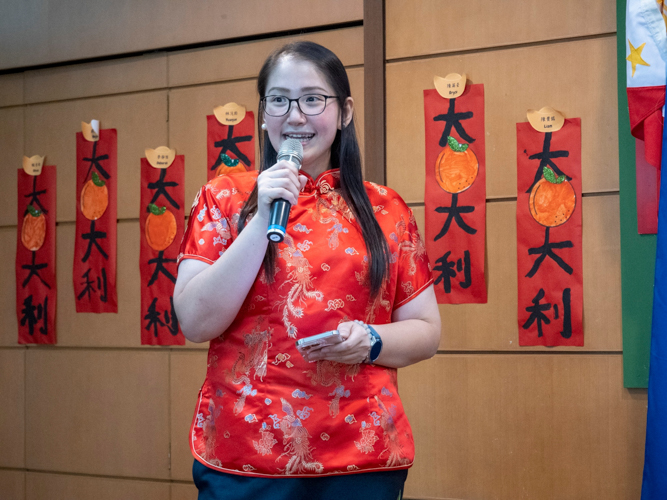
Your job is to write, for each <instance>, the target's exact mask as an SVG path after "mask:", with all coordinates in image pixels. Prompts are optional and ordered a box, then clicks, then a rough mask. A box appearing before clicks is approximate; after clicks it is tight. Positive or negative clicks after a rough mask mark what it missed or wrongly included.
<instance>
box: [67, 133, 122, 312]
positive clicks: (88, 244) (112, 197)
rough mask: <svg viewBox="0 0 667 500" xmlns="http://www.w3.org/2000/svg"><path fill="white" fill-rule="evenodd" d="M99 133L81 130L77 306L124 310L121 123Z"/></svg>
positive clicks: (88, 309)
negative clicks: (119, 277) (120, 293)
mask: <svg viewBox="0 0 667 500" xmlns="http://www.w3.org/2000/svg"><path fill="white" fill-rule="evenodd" d="M99 136H100V138H99V140H98V141H96V142H91V141H87V140H86V139H84V137H83V134H82V133H81V132H79V133H77V134H76V207H77V208H76V242H75V246H74V272H73V275H72V278H73V280H74V300H75V302H76V312H94V313H103V312H118V300H117V297H116V222H117V196H116V192H117V189H118V187H117V186H118V184H117V174H116V154H117V137H116V129H106V130H100V134H99Z"/></svg>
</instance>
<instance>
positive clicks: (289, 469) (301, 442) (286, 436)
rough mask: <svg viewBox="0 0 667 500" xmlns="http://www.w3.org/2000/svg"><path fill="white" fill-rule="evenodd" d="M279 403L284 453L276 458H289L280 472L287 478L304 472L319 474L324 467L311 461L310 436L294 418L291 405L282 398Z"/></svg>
mask: <svg viewBox="0 0 667 500" xmlns="http://www.w3.org/2000/svg"><path fill="white" fill-rule="evenodd" d="M280 401H282V403H283V412H284V413H285V416H284V417H283V418H282V420H281V421H280V430H281V431H282V432H283V445H285V448H284V449H285V452H284V453H283V454H282V455H280V456H279V457H278V460H280V459H281V458H282V457H284V456H289V457H290V459H289V461H288V462H287V464H286V465H285V468H284V469H281V470H282V471H284V472H285V474H286V475H288V476H289V475H292V474H299V473H303V472H305V471H311V472H318V473H321V472H322V471H323V470H324V466H323V465H322V464H321V463H320V462H317V461H315V460H313V449H314V448H313V447H312V446H310V434H309V433H308V431H307V430H306V428H305V427H304V426H303V425H302V424H301V421H300V420H299V419H298V418H297V417H295V416H294V409H293V408H292V405H291V404H289V402H287V401H286V400H285V399H283V398H280Z"/></svg>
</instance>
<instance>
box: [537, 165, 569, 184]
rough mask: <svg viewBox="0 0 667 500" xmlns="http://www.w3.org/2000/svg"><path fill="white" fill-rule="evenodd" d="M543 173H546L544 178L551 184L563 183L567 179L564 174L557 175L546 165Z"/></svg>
mask: <svg viewBox="0 0 667 500" xmlns="http://www.w3.org/2000/svg"><path fill="white" fill-rule="evenodd" d="M542 175H544V178H545V179H546V180H547V181H549V182H550V183H551V184H561V183H562V182H563V181H564V180H565V176H564V175H561V176H560V177H556V172H554V171H553V170H551V169H550V168H549V167H546V166H545V167H544V168H543V169H542Z"/></svg>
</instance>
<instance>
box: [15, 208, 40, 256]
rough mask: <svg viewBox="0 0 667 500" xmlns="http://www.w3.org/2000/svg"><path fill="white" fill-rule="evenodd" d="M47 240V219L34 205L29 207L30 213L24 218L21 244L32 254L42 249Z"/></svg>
mask: <svg viewBox="0 0 667 500" xmlns="http://www.w3.org/2000/svg"><path fill="white" fill-rule="evenodd" d="M45 238H46V217H44V214H43V213H42V212H41V211H40V210H37V209H35V208H34V207H33V206H32V205H28V213H27V214H25V217H24V218H23V227H22V228H21V243H23V246H24V247H26V248H27V249H28V250H30V251H31V252H35V251H37V250H39V249H40V248H42V245H43V244H44V239H45Z"/></svg>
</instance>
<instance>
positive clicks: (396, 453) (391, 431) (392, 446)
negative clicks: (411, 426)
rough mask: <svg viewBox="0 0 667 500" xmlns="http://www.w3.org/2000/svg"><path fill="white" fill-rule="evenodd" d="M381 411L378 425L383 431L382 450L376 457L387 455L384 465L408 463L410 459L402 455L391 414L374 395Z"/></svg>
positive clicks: (391, 465)
mask: <svg viewBox="0 0 667 500" xmlns="http://www.w3.org/2000/svg"><path fill="white" fill-rule="evenodd" d="M375 400H376V401H377V403H378V405H379V406H380V409H381V410H382V413H381V414H380V426H381V427H382V430H383V431H384V434H383V436H382V437H383V439H384V450H382V452H381V453H380V455H378V458H382V456H383V455H385V454H386V455H387V463H386V464H385V467H396V466H398V465H405V464H408V463H410V460H409V459H407V458H405V457H404V456H403V447H402V446H401V443H399V441H398V431H397V430H396V425H395V424H394V419H393V416H392V415H391V414H390V413H389V411H387V408H386V407H385V405H384V403H383V402H382V400H381V399H380V398H379V397H377V396H375Z"/></svg>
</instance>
